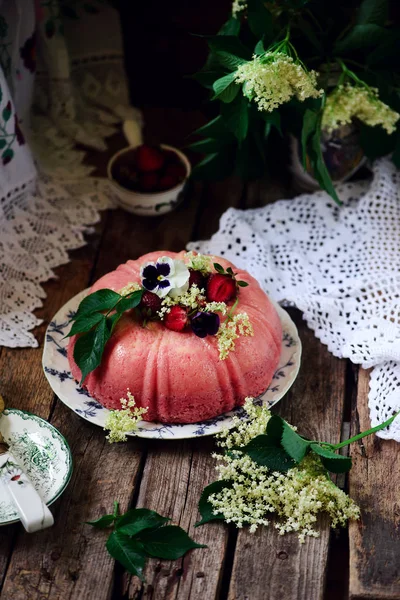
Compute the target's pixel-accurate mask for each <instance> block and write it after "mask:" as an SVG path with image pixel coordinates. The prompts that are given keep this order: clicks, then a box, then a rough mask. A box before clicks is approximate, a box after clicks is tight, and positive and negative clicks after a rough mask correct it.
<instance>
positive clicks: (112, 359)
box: [68, 251, 282, 423]
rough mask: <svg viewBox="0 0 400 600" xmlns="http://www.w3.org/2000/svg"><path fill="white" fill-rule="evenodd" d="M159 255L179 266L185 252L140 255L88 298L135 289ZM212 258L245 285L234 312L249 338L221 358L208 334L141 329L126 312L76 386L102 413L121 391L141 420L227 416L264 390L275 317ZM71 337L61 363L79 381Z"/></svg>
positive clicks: (153, 324)
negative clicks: (246, 324)
mask: <svg viewBox="0 0 400 600" xmlns="http://www.w3.org/2000/svg"><path fill="white" fill-rule="evenodd" d="M160 256H167V257H171V258H172V259H180V260H184V261H185V260H186V259H185V252H180V253H174V252H166V251H163V252H160V251H159V252H152V253H150V254H146V255H144V256H142V257H140V258H139V259H138V260H129V261H128V262H127V263H125V264H123V265H120V266H119V267H118V268H117V269H116V270H115V271H112V272H111V273H108V274H107V275H105V276H104V277H102V278H101V279H99V280H98V281H97V282H96V283H95V284H94V285H93V286H92V288H91V292H95V291H97V290H100V289H103V288H108V289H111V290H113V291H116V292H119V291H120V290H121V289H122V288H124V287H125V286H127V285H128V284H130V283H132V282H137V283H140V281H141V275H140V269H141V267H142V265H143V264H144V263H148V262H149V261H150V262H151V261H156V260H157V259H158V258H159V257H160ZM216 260H217V262H218V263H219V264H220V265H221V266H222V267H223V268H224V269H227V268H228V267H231V268H232V269H233V270H234V271H235V272H236V274H237V279H240V280H242V281H244V282H247V283H248V284H249V285H248V286H247V287H240V291H239V300H240V301H239V305H238V308H237V310H238V311H239V312H246V313H247V315H248V317H249V319H250V322H251V324H252V327H253V331H254V335H252V336H240V337H238V339H237V340H236V341H235V350H234V351H233V352H230V353H229V355H228V356H227V358H226V359H225V360H221V358H220V354H219V350H218V342H217V339H216V337H215V336H213V335H207V337H203V338H201V337H197V335H195V334H194V333H193V331H191V330H190V329H189V330H186V331H180V332H178V331H172V330H170V329H167V328H166V327H165V326H164V324H163V322H162V321H149V322H148V323H147V324H146V326H145V327H143V325H142V323H140V322H138V321H137V320H135V319H134V318H133V317H132V315H131V314H130V313H131V312H132V311H128V312H126V313H124V315H123V317H122V318H121V320H120V321H119V323H118V324H117V326H116V328H115V330H114V333H113V335H112V337H111V338H110V340H109V341H108V342H107V345H106V347H105V350H104V354H103V358H102V362H101V365H100V366H99V367H98V368H97V369H95V370H94V371H92V372H91V373H89V375H88V376H87V377H86V379H85V380H84V382H83V385H84V387H85V388H86V389H87V390H88V392H89V394H90V395H91V396H92V397H93V398H95V399H96V400H98V401H99V402H100V403H101V404H102V405H104V406H105V407H106V408H109V409H120V408H121V403H120V399H121V398H124V397H126V395H127V389H129V390H130V392H131V393H132V394H133V396H134V397H135V401H136V404H137V405H138V406H140V407H146V408H147V409H148V410H147V413H146V414H145V415H144V416H143V418H144V419H145V420H148V421H160V422H163V423H194V422H196V421H202V420H204V419H209V418H211V417H215V416H217V415H220V414H222V413H225V412H227V411H229V410H232V409H233V408H234V407H235V406H238V405H241V404H243V402H244V399H245V398H246V397H247V396H258V395H259V394H261V393H263V392H264V391H265V390H266V389H267V388H268V386H269V384H270V382H271V380H272V376H273V374H274V372H275V370H276V368H277V366H278V361H279V357H280V353H281V340H282V329H281V323H280V319H279V316H278V314H277V312H276V310H275V308H274V306H273V305H272V303H271V302H270V300H269V299H268V297H267V295H266V294H265V293H264V292H263V290H262V289H261V288H260V286H259V284H258V283H257V281H256V280H255V279H254V278H253V277H251V276H250V275H249V274H248V273H247V272H246V271H243V270H240V269H236V268H235V266H234V265H233V264H232V263H230V262H228V261H227V260H224V259H223V258H216ZM232 304H233V302H230V305H232ZM76 339H77V338H76V336H74V337H71V339H70V343H69V347H68V359H69V363H70V367H71V371H72V374H73V376H74V378H75V379H76V380H78V381H79V380H80V375H81V372H80V369H79V367H78V366H77V364H76V363H75V361H74V358H73V350H74V345H75V342H76Z"/></svg>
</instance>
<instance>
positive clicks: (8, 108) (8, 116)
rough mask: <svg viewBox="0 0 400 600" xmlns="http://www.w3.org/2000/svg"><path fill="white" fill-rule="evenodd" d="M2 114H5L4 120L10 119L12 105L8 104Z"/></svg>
mask: <svg viewBox="0 0 400 600" xmlns="http://www.w3.org/2000/svg"><path fill="white" fill-rule="evenodd" d="M2 115H3V120H4V121H5V122H7V121H8V120H9V118H10V117H11V106H10V107H8V106H6V107H5V108H3V112H2Z"/></svg>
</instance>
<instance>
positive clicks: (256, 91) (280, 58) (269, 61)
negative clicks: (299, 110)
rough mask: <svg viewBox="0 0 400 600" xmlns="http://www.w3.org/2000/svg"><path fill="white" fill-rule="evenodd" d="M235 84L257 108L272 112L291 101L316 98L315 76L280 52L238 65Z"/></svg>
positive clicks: (317, 96) (317, 93)
mask: <svg viewBox="0 0 400 600" xmlns="http://www.w3.org/2000/svg"><path fill="white" fill-rule="evenodd" d="M235 81H236V83H243V84H244V88H243V93H244V95H245V96H246V97H247V98H249V99H250V100H253V99H254V101H255V102H256V104H257V106H258V109H259V110H262V111H268V112H272V111H273V110H275V109H276V108H278V106H280V105H281V104H284V103H285V102H289V100H291V98H293V97H296V98H297V99H298V100H305V99H306V98H319V97H320V96H321V95H322V93H323V90H319V89H317V73H316V72H315V71H307V70H306V69H305V68H304V67H303V66H302V65H301V64H299V63H298V62H295V61H294V60H293V58H292V57H291V56H288V55H287V54H284V53H282V52H266V53H265V54H263V55H262V56H253V60H252V61H249V62H246V63H244V64H242V65H240V66H239V67H238V69H237V71H236V76H235Z"/></svg>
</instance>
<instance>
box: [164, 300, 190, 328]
mask: <svg viewBox="0 0 400 600" xmlns="http://www.w3.org/2000/svg"><path fill="white" fill-rule="evenodd" d="M187 323H188V316H187V311H186V310H185V309H184V308H183V307H182V306H177V305H176V306H173V307H172V308H171V310H170V311H169V313H167V314H166V316H165V319H164V325H165V327H166V328H167V329H171V330H172V331H182V330H183V329H185V327H186V325H187Z"/></svg>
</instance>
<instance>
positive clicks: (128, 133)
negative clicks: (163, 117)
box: [122, 119, 143, 148]
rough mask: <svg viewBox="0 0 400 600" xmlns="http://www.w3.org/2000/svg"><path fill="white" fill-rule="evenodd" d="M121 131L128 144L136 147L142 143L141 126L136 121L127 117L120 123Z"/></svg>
mask: <svg viewBox="0 0 400 600" xmlns="http://www.w3.org/2000/svg"><path fill="white" fill-rule="evenodd" d="M122 131H123V133H124V136H125V139H126V141H127V142H128V144H129V146H132V147H133V148H136V146H141V144H143V136H142V126H141V124H140V123H139V122H138V121H134V120H133V119H127V120H126V121H124V123H123V125H122Z"/></svg>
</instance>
